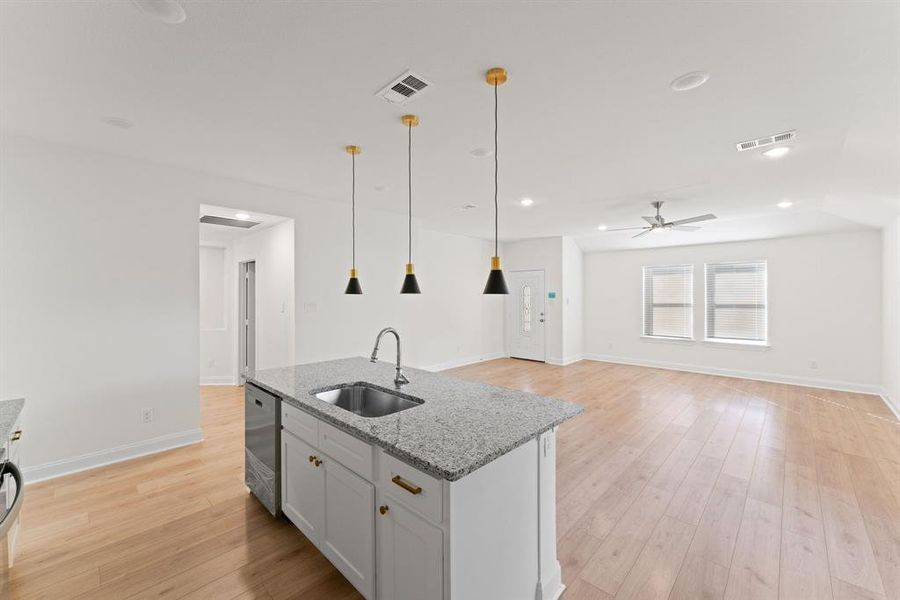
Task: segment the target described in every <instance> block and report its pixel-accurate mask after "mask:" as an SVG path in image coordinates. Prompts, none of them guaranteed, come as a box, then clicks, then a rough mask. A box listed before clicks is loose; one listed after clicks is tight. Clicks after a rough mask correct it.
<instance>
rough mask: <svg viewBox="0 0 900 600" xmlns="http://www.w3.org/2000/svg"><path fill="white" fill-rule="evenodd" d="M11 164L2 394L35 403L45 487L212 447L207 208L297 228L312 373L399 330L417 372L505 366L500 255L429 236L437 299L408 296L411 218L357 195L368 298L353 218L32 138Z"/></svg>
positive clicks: (0, 226) (5, 188) (0, 313)
mask: <svg viewBox="0 0 900 600" xmlns="http://www.w3.org/2000/svg"><path fill="white" fill-rule="evenodd" d="M2 155H3V160H2V161H0V162H2V167H0V168H2V171H0V175H2V180H0V201H2V207H0V211H2V212H0V214H2V222H0V250H2V252H0V270H2V278H0V281H2V287H0V397H2V398H9V397H17V396H24V397H26V398H27V399H28V409H27V415H26V419H27V420H26V424H25V425H26V427H27V428H28V434H27V435H26V436H25V437H24V438H23V450H22V454H23V461H24V464H25V466H26V467H27V469H28V470H27V475H28V476H29V478H30V479H31V480H35V478H38V477H43V476H49V475H54V474H58V473H62V472H66V471H70V470H72V469H74V468H80V467H86V466H91V465H96V464H100V463H102V462H104V461H108V460H115V459H121V458H123V457H126V456H131V455H135V454H139V453H141V452H146V451H151V450H157V449H159V448H160V447H164V446H165V445H167V444H169V445H171V444H172V443H182V442H186V441H190V440H193V439H196V438H197V435H198V432H197V427H198V426H199V394H198V388H197V383H198V380H199V377H200V369H199V368H198V359H197V357H198V355H199V343H198V337H199V336H198V329H199V314H198V304H199V267H198V264H199V256H198V242H197V214H198V209H199V204H200V203H214V204H216V205H218V206H226V207H235V208H241V209H243V210H247V211H249V212H251V213H252V212H260V213H266V214H277V215H283V216H285V217H289V218H292V219H293V220H294V236H295V244H294V251H293V260H294V281H295V293H294V313H295V323H294V328H293V329H294V331H293V334H294V342H293V351H294V361H296V362H309V361H315V360H323V359H328V358H335V357H340V356H350V355H356V356H360V355H367V354H368V353H369V351H370V350H371V345H372V342H373V341H374V337H375V334H376V333H377V332H378V330H379V329H380V328H381V327H383V326H386V325H394V326H396V327H398V329H399V330H400V332H401V333H402V334H403V342H404V359H405V362H406V363H407V364H409V365H413V366H423V367H429V366H430V367H436V366H437V367H440V366H447V365H452V364H458V363H460V362H463V361H469V360H478V359H482V358H490V357H496V356H499V355H501V354H502V352H503V334H502V331H503V329H502V327H503V325H502V323H503V309H502V300H501V299H499V298H496V297H489V296H484V295H482V294H481V290H482V288H483V287H484V281H485V278H486V277H487V273H488V268H489V264H490V263H489V258H490V256H491V254H492V252H491V246H490V243H489V242H487V241H484V240H478V239H472V238H466V237H461V236H453V235H446V234H438V233H434V232H429V231H420V228H419V224H418V222H414V233H415V238H416V240H415V242H416V246H415V249H414V253H415V256H414V260H415V263H416V271H417V274H418V275H419V280H420V283H421V286H422V290H423V294H422V295H421V296H417V297H410V296H405V297H404V296H400V294H399V288H400V284H401V281H402V279H403V265H404V263H405V262H406V260H405V259H406V241H405V232H406V221H405V218H404V216H403V215H402V214H400V213H398V214H394V213H384V212H378V211H371V210H367V209H366V208H365V198H364V197H362V198H359V199H358V207H359V211H358V246H357V250H358V266H359V268H360V277H361V281H362V285H363V290H364V292H365V293H364V295H362V296H346V295H344V294H343V290H344V287H345V286H346V283H347V276H348V273H347V271H348V269H349V266H350V265H349V262H350V236H349V231H348V227H347V223H348V213H349V206H346V205H344V204H338V203H329V202H321V201H316V200H314V199H310V198H308V197H305V196H303V195H300V194H296V193H293V192H287V191H284V190H278V189H273V188H268V187H264V186H259V185H254V184H250V183H246V182H242V181H238V180H231V179H226V178H222V177H215V176H210V175H205V174H201V173H195V172H191V171H187V170H184V169H179V168H174V167H168V166H163V165H158V164H153V163H149V162H146V161H140V160H134V159H129V158H123V157H117V156H113V155H108V154H102V153H97V152H92V151H87V150H83V149H79V148H75V147H69V146H63V145H58V144H51V143H45V142H41V141H37V140H33V139H29V138H24V137H19V136H5V137H4V138H3V139H2ZM335 160H341V159H340V158H339V157H336V158H335ZM401 208H402V207H401ZM387 344H388V345H390V342H387ZM391 353H392V350H391V349H389V348H386V349H385V351H384V353H383V354H382V356H383V357H384V358H386V359H389V358H390V357H391V356H392V354H391ZM142 407H149V408H152V409H153V410H154V421H153V423H151V424H149V425H145V424H142V423H141V422H140V408H142ZM57 461H58V462H57Z"/></svg>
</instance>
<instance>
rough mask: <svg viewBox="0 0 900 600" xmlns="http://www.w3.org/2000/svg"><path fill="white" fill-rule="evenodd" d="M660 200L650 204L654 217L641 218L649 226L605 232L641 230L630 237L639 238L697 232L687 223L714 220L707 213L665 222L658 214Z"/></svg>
mask: <svg viewBox="0 0 900 600" xmlns="http://www.w3.org/2000/svg"><path fill="white" fill-rule="evenodd" d="M662 205H663V203H662V200H657V201H655V202H651V203H650V206H652V207H653V208H655V209H656V216H654V217H642V218H643V219H644V220H645V221H647V223H649V225H645V226H644V227H618V228H615V229H607V231H633V230H636V229H642V230H643V231H641V232H640V233H639V234H637V235H633V236H631V237H633V238H636V237H641V236H642V235H646V234H648V233H650V232H651V231H656V230H660V231H668V230H670V229H673V230H675V231H697V230H698V229H700V228H699V227H694V226H692V225H688V223H699V222H701V221H712V220H713V219H715V218H716V215H714V214H712V213H709V214H705V215H699V216H696V217H690V218H688V219H678V220H677V221H666V220H665V219H663V218H662V215H660V214H659V209H660V208H661V207H662Z"/></svg>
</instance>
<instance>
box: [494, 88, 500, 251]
mask: <svg viewBox="0 0 900 600" xmlns="http://www.w3.org/2000/svg"><path fill="white" fill-rule="evenodd" d="M497 105H498V101H497V82H496V81H494V256H500V252H498V248H499V241H498V240H499V236H500V204H499V202H498V200H497V195H498V186H499V184H498V174H497V173H498V171H499V161H498V158H497V151H498V142H497V140H498V135H497V130H498V128H499V125H498V121H499V119H498V117H497V114H498V111H497Z"/></svg>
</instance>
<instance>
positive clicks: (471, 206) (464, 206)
mask: <svg viewBox="0 0 900 600" xmlns="http://www.w3.org/2000/svg"><path fill="white" fill-rule="evenodd" d="M462 207H463V210H472V209H473V208H478V205H477V204H463V205H462Z"/></svg>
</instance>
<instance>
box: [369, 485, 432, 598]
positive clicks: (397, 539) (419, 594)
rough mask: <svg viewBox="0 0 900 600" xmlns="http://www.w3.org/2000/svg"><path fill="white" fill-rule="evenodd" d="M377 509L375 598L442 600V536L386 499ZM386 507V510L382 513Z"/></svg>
mask: <svg viewBox="0 0 900 600" xmlns="http://www.w3.org/2000/svg"><path fill="white" fill-rule="evenodd" d="M382 500H384V502H382V503H381V505H380V506H379V508H378V511H379V513H382V514H379V515H378V516H377V519H376V522H377V523H378V527H377V529H378V597H379V598H391V599H392V600H441V598H443V594H444V591H443V588H444V535H443V532H442V531H441V530H440V529H439V528H437V527H435V526H434V525H431V524H430V523H428V522H426V521H424V520H422V519H420V518H419V517H417V516H416V515H414V514H413V513H412V512H410V511H409V510H407V509H405V508H403V506H401V505H400V504H398V503H396V502H394V503H393V504H391V502H390V500H389V499H387V498H382ZM385 507H386V508H387V510H385Z"/></svg>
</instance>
